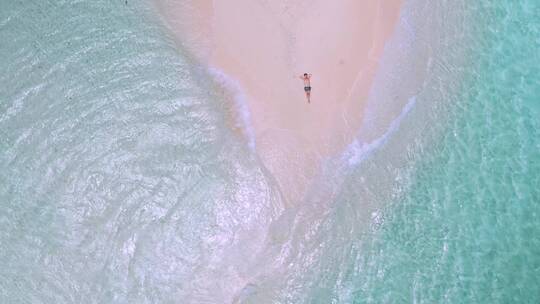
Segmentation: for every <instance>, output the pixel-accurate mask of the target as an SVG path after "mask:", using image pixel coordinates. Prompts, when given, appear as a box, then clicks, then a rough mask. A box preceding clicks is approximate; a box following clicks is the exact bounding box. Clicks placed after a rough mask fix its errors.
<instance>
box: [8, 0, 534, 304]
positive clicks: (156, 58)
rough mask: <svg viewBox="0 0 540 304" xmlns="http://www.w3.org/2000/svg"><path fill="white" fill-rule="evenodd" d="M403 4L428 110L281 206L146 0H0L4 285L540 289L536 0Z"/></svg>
mask: <svg viewBox="0 0 540 304" xmlns="http://www.w3.org/2000/svg"><path fill="white" fill-rule="evenodd" d="M407 3H408V4H409V5H408V8H409V9H410V10H409V11H408V12H409V13H410V14H408V15H406V16H402V18H403V20H404V21H403V22H402V23H401V26H403V27H404V30H405V31H408V32H410V33H411V37H412V39H413V40H411V41H413V43H411V45H407V47H409V48H410V49H411V50H410V51H407V53H406V55H404V56H409V57H404V58H405V59H406V60H404V59H403V58H402V59H401V60H403V61H404V62H407V64H409V65H411V66H423V64H426V67H425V69H423V70H422V71H423V72H422V73H424V74H423V76H422V77H421V78H422V79H423V82H422V83H421V84H418V85H417V84H413V87H414V90H413V91H414V96H411V95H410V94H409V95H407V96H402V95H401V94H398V93H394V91H393V89H392V88H388V87H384V84H392V83H395V82H400V83H401V82H406V80H407V78H406V77H403V76H402V75H403V74H404V73H405V72H407V71H409V70H408V69H409V68H410V67H408V66H406V65H405V63H404V65H403V66H401V65H400V66H398V67H396V68H395V69H396V70H397V72H396V73H394V74H395V75H394V74H392V75H394V76H393V77H394V78H389V79H388V82H382V83H383V85H382V89H381V90H382V91H388V92H390V93H389V95H392V98H394V95H395V96H399V97H400V98H399V99H400V100H401V101H400V102H401V103H396V104H397V105H398V106H396V108H397V109H398V110H399V109H400V108H401V107H402V104H404V102H405V101H407V100H409V98H411V97H413V99H414V100H415V103H414V104H413V107H412V109H411V110H410V112H407V113H406V114H407V115H405V116H404V118H403V120H402V121H401V123H400V125H399V128H397V129H396V130H395V132H393V133H392V134H389V136H388V139H387V140H386V141H385V142H384V145H382V146H381V147H379V148H377V149H375V150H374V151H372V152H371V153H370V154H369V157H366V158H365V159H364V158H362V159H363V161H362V162H360V163H354V164H353V165H352V166H350V165H347V164H339V165H337V166H333V164H335V163H334V162H330V163H329V165H328V167H329V168H330V169H328V170H327V172H325V173H324V174H323V176H322V177H321V178H320V180H318V181H317V182H316V183H315V186H314V190H313V191H312V193H311V194H310V195H308V197H307V198H306V200H305V202H304V204H301V207H299V208H297V209H295V210H286V211H284V210H283V206H282V204H281V200H280V194H279V189H277V188H276V187H275V185H274V183H273V180H272V178H271V176H269V175H268V173H267V172H266V170H265V169H264V167H263V166H261V164H260V162H259V161H258V159H257V157H256V156H255V155H253V153H252V152H251V150H250V149H249V147H248V144H247V143H246V141H245V140H243V139H242V138H238V137H237V136H235V135H234V134H232V132H230V130H229V127H228V126H227V123H226V119H225V115H226V113H227V111H228V110H227V106H226V105H225V104H224V102H223V97H222V96H221V95H220V94H218V93H217V92H218V91H220V90H219V89H217V90H216V85H215V84H212V83H211V81H209V77H208V75H207V74H206V72H205V71H203V70H202V69H200V68H199V67H197V66H196V65H194V64H193V63H192V61H191V59H190V57H189V55H188V54H186V53H185V52H184V51H183V50H182V48H181V47H179V46H178V45H177V44H175V43H174V42H173V41H172V39H171V38H170V36H169V35H168V34H167V32H166V31H165V30H164V29H163V27H162V25H161V24H160V22H159V20H158V19H157V18H156V15H155V13H156V12H155V10H153V8H152V7H151V6H150V5H149V4H148V3H144V2H139V1H128V5H127V6H126V5H125V4H124V1H112V2H111V1H91V2H90V1H76V2H72V1H52V2H46V3H44V2H42V1H27V2H22V3H18V2H13V1H3V2H1V3H0V41H2V42H8V43H2V44H0V70H1V71H3V73H1V74H0V210H1V211H0V225H1V227H2V228H1V229H0V248H1V250H0V302H2V303H224V302H230V301H231V300H232V299H236V300H238V301H239V302H243V303H353V302H354V303H537V302H539V301H540V287H539V286H540V282H539V280H540V279H539V278H540V237H538V235H540V221H539V219H538V216H539V212H540V207H539V204H540V190H539V189H540V187H539V186H540V134H539V133H540V131H539V127H540V90H539V88H540V77H539V76H538V75H539V72H540V70H539V64H538V63H539V62H540V58H539V56H540V55H539V54H540V52H539V44H540V40H539V37H540V24H539V23H540V22H539V21H538V20H540V16H539V15H540V8H539V5H538V4H537V2H536V1H521V2H520V3H519V4H509V3H507V2H503V1H475V2H474V3H473V2H470V1H467V2H465V1H463V2H461V1H454V2H452V3H450V2H447V1H444V2H443V1H441V2H436V3H433V2H432V3H429V2H426V1H412V0H411V1H408V2H407ZM430 29H431V31H430ZM396 45H399V46H400V52H402V53H405V51H404V47H403V45H402V44H400V43H396ZM426 61H427V62H428V63H426ZM383 70H384V69H383ZM399 72H401V74H400V73H399ZM389 73H393V72H392V71H391V72H389ZM381 74H384V72H381ZM392 81H394V82H392ZM377 88H379V87H377ZM411 100H412V99H411ZM388 108H392V107H388ZM374 111H375V112H376V111H377V110H376V109H375V110H374ZM398 112H399V111H398ZM386 127H387V126H386V125H385V126H383V127H381V128H382V129H386ZM378 128H379V127H378V126H375V127H373V128H372V129H373V130H378ZM367 129H369V128H367ZM379 133H380V132H379ZM335 168H337V169H335ZM329 193H331V195H329Z"/></svg>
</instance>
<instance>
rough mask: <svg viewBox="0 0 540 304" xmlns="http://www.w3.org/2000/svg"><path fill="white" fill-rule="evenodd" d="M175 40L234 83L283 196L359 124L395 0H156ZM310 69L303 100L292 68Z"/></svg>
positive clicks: (305, 181)
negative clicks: (309, 94) (309, 97)
mask: <svg viewBox="0 0 540 304" xmlns="http://www.w3.org/2000/svg"><path fill="white" fill-rule="evenodd" d="M158 4H159V7H160V8H161V10H162V12H163V14H164V16H165V17H166V20H167V22H168V23H169V24H170V26H171V29H172V30H173V31H174V33H175V34H176V35H177V36H178V38H179V39H180V41H182V43H184V45H185V46H186V47H187V48H188V49H190V50H191V51H192V52H193V53H194V54H195V56H196V57H197V58H199V59H200V60H201V61H202V62H203V63H204V64H208V65H209V66H211V67H215V68H217V69H219V70H221V71H223V72H224V73H225V74H227V75H228V76H230V77H232V78H233V79H235V80H236V81H238V83H239V84H240V86H241V88H242V90H243V93H244V94H245V96H246V97H247V98H246V100H247V103H248V108H249V110H250V112H251V124H252V126H253V130H254V133H255V139H256V150H257V153H258V154H259V155H260V157H261V159H262V160H263V162H264V164H265V166H266V167H267V168H268V169H269V171H270V172H271V173H272V174H273V175H274V176H275V178H276V180H277V182H278V183H279V184H280V187H281V190H282V192H283V194H284V195H285V197H286V198H287V199H288V201H289V202H290V203H291V204H294V202H297V201H299V200H301V199H302V197H303V195H304V194H305V191H306V189H307V187H308V185H309V183H310V181H311V180H312V178H313V177H314V176H315V175H316V174H317V172H318V171H319V165H320V163H321V161H322V160H323V159H324V158H326V157H328V156H332V155H335V154H336V153H338V152H339V151H341V150H342V149H343V148H344V147H345V145H347V144H348V143H350V142H351V141H352V139H353V137H354V136H355V135H356V132H357V130H358V129H359V126H360V123H361V120H362V114H363V106H364V102H365V100H366V99H367V95H368V92H369V89H370V87H371V83H372V80H373V78H374V74H375V71H376V69H377V63H378V60H379V57H380V56H381V54H382V50H383V47H384V43H385V41H386V40H387V39H388V37H389V36H390V35H391V33H392V31H393V28H394V26H395V24H396V21H397V18H398V15H399V8H400V1H399V0H384V1H383V0H380V1H358V0H333V1H327V0H319V1H304V0H297V1H285V0H278V1H271V0H258V1H257V0H234V1H208V0H190V1H173V0H158ZM304 72H307V73H311V74H312V75H313V77H312V79H311V85H312V88H313V91H312V100H311V103H310V104H308V103H307V101H306V97H305V94H304V90H303V81H302V80H301V79H300V75H302V74H303V73H304Z"/></svg>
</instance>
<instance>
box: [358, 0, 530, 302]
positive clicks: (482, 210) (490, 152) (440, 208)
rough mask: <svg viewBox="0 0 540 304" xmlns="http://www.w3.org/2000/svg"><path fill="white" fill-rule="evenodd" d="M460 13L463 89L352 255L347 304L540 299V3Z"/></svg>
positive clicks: (489, 4)
mask: <svg viewBox="0 0 540 304" xmlns="http://www.w3.org/2000/svg"><path fill="white" fill-rule="evenodd" d="M466 9H467V10H473V12H474V15H472V16H474V17H475V20H474V23H471V24H472V25H474V27H473V28H471V29H469V31H470V33H473V34H474V35H475V38H476V39H477V40H476V41H472V42H470V43H471V44H470V45H469V47H470V51H469V52H468V56H470V61H469V65H468V66H467V68H466V69H465V70H464V71H463V76H462V77H463V80H464V81H463V83H462V85H461V86H460V88H459V89H458V90H456V93H455V95H454V96H452V97H451V98H450V100H451V101H452V104H451V105H449V106H448V108H447V111H446V113H444V115H446V118H445V121H446V123H443V126H444V127H442V128H441V127H436V128H435V129H434V130H433V129H429V130H424V133H423V134H422V136H423V139H422V140H423V141H426V142H429V141H430V139H431V138H433V141H431V142H430V147H429V148H426V150H425V151H423V152H421V153H420V154H419V155H418V156H417V157H416V159H417V161H415V163H414V168H413V170H412V174H411V176H410V180H408V181H407V189H408V191H407V193H406V194H403V195H401V196H400V197H399V198H398V199H395V200H394V201H393V203H392V204H391V205H390V206H389V207H388V208H387V209H386V210H385V212H384V216H382V217H383V219H381V221H382V222H383V224H382V225H380V226H379V227H378V228H377V229H376V230H374V231H373V234H372V235H370V236H369V237H367V238H366V239H367V240H366V243H365V244H364V246H365V247H364V248H363V252H361V253H359V254H358V256H357V260H356V261H355V263H354V264H355V267H358V273H357V274H355V275H354V279H352V283H351V284H352V286H354V295H355V296H354V299H355V301H354V302H356V303H385V302H387V303H538V302H539V301H540V187H539V186H540V129H539V128H540V115H539V114H540V112H539V109H540V90H539V88H540V86H539V85H540V76H539V72H540V65H539V64H538V63H539V62H540V57H539V54H540V53H539V50H540V40H539V37H540V22H539V20H540V19H539V17H540V15H539V13H540V7H539V5H538V2H535V1H522V2H520V4H517V3H510V2H506V1H475V2H474V3H472V2H471V3H468V4H467V7H466ZM465 33H466V32H465ZM443 76H444V74H443ZM427 97H429V96H425V95H424V96H422V95H421V96H420V97H419V98H427ZM413 118H419V117H418V116H413Z"/></svg>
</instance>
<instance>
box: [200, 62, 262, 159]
mask: <svg viewBox="0 0 540 304" xmlns="http://www.w3.org/2000/svg"><path fill="white" fill-rule="evenodd" d="M208 72H209V73H210V75H211V76H212V77H213V78H214V80H215V81H216V82H217V83H218V84H219V85H220V86H222V87H224V88H225V89H226V90H227V91H228V92H230V93H231V94H232V95H233V100H234V106H235V110H236V114H238V115H237V119H236V126H237V127H239V128H240V129H241V130H242V131H243V133H244V136H246V138H247V141H248V146H249V148H250V149H251V150H252V151H255V147H256V141H255V131H254V130H253V125H252V123H251V112H250V110H249V107H248V103H247V96H246V94H245V93H244V91H243V89H242V87H241V86H240V83H239V82H238V80H236V79H234V78H233V77H231V76H229V75H227V74H225V72H223V71H222V70H220V69H218V68H215V67H209V68H208Z"/></svg>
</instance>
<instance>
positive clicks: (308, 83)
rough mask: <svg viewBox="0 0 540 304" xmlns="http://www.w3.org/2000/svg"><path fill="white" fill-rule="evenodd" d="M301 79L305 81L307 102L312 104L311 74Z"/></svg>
mask: <svg viewBox="0 0 540 304" xmlns="http://www.w3.org/2000/svg"><path fill="white" fill-rule="evenodd" d="M300 79H302V80H304V91H305V92H306V98H307V102H308V103H310V98H311V83H310V79H311V74H308V73H304V76H300Z"/></svg>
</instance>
